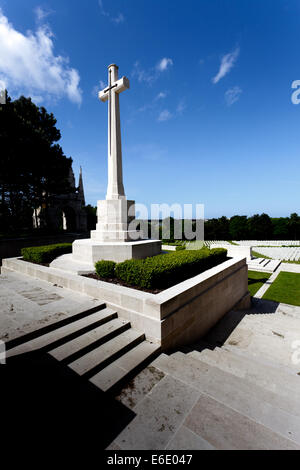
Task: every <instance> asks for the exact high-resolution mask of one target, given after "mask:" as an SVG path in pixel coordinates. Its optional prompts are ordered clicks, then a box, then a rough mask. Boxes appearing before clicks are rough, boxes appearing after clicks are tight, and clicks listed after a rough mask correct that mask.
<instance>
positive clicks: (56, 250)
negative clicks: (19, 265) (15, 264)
mask: <svg viewBox="0 0 300 470" xmlns="http://www.w3.org/2000/svg"><path fill="white" fill-rule="evenodd" d="M71 252H72V243H57V244H55V245H45V246H31V247H28V248H22V250H21V254H22V256H23V259H24V260H25V261H32V262H34V263H51V261H53V260H54V259H55V258H57V257H58V256H60V255H64V254H66V253H71Z"/></svg>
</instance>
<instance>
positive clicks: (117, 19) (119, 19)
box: [98, 0, 125, 24]
mask: <svg viewBox="0 0 300 470" xmlns="http://www.w3.org/2000/svg"><path fill="white" fill-rule="evenodd" d="M98 4H99V7H100V11H101V15H103V16H107V18H109V19H110V21H112V22H113V23H115V24H120V23H123V22H124V21H125V17H124V15H123V13H119V14H118V15H117V16H112V15H111V14H110V13H109V12H108V11H106V10H105V8H104V5H103V1H102V0H98Z"/></svg>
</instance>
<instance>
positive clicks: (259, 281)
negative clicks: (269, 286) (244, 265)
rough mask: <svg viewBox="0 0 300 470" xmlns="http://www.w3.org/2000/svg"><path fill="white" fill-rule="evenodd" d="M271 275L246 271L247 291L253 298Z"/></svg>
mask: <svg viewBox="0 0 300 470" xmlns="http://www.w3.org/2000/svg"><path fill="white" fill-rule="evenodd" d="M270 276H271V273H263V272H260V271H248V290H249V292H250V294H251V296H253V295H254V294H256V292H257V291H258V290H259V289H260V288H261V287H262V286H263V284H264V283H265V282H267V280H268V279H269V277H270Z"/></svg>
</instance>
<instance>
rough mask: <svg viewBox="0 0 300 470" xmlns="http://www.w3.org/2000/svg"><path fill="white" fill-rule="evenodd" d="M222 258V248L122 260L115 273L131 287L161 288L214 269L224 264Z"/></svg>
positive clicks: (224, 251)
mask: <svg viewBox="0 0 300 470" xmlns="http://www.w3.org/2000/svg"><path fill="white" fill-rule="evenodd" d="M226 256H227V250H225V249H223V248H215V249H213V250H209V249H208V248H202V249H201V250H191V251H190V250H186V251H179V252H174V253H170V254H168V255H158V256H153V257H151V258H146V259H142V260H136V259H131V260H127V261H124V262H123V263H119V264H117V266H116V269H115V274H116V277H117V278H118V279H121V280H122V281H124V282H127V283H128V284H131V285H136V286H140V287H145V288H148V289H153V288H158V289H165V288H167V287H170V286H173V285H174V284H177V283H178V282H182V281H184V280H185V279H188V278H190V277H193V276H196V275H197V274H200V273H201V272H203V271H205V270H206V269H210V268H212V267H213V266H216V265H217V264H219V263H221V262H223V261H225V259H226Z"/></svg>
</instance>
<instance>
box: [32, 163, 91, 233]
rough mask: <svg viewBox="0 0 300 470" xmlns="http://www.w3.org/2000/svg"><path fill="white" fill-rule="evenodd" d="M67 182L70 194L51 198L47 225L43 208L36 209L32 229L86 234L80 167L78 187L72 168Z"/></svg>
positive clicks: (85, 215)
mask: <svg viewBox="0 0 300 470" xmlns="http://www.w3.org/2000/svg"><path fill="white" fill-rule="evenodd" d="M68 181H69V183H70V186H71V188H72V189H73V191H72V192H70V193H67V194H59V195H54V196H52V197H51V203H50V204H49V206H48V208H47V223H46V221H45V213H44V208H43V207H38V208H37V209H35V210H34V212H33V227H34V228H43V227H45V226H47V228H49V229H51V230H65V231H67V232H86V231H87V214H86V211H85V197H84V187H83V178H82V168H81V167H80V173H79V181H78V186H76V181H75V176H74V172H73V169H72V167H70V170H69V177H68Z"/></svg>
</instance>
